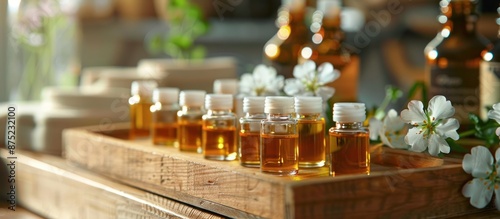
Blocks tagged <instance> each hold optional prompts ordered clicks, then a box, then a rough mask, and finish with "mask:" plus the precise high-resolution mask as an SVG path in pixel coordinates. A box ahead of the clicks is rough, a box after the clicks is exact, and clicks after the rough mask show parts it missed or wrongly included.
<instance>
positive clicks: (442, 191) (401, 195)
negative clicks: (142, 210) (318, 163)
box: [63, 124, 479, 218]
mask: <svg viewBox="0 0 500 219" xmlns="http://www.w3.org/2000/svg"><path fill="white" fill-rule="evenodd" d="M127 132H128V125H127V124H112V125H110V126H108V127H102V126H100V127H99V126H96V127H88V128H79V129H70V130H66V131H65V132H64V134H63V136H64V142H65V151H64V154H65V157H66V158H67V159H68V160H69V161H71V162H73V163H76V164H79V165H82V166H84V167H86V168H88V169H90V170H92V171H96V172H98V173H101V174H105V175H106V176H110V177H112V178H114V179H116V180H118V181H121V182H124V183H127V184H130V185H134V186H137V187H140V188H142V189H145V190H148V191H152V192H154V193H158V194H161V195H164V196H166V197H170V198H173V199H176V200H180V201H182V202H185V203H188V204H191V205H193V206H196V207H200V208H204V209H208V210H210V211H213V212H217V213H219V214H222V215H225V216H228V217H234V218H241V217H245V218H248V217H257V218H303V217H314V218H330V217H337V216H343V217H347V216H348V217H349V218H351V217H361V218H363V217H366V216H374V215H379V216H387V217H389V218H392V217H396V218H397V217H406V216H408V215H412V216H413V215H417V216H418V217H452V216H459V215H464V214H467V213H473V212H478V211H479V210H477V209H475V208H473V207H471V206H470V205H469V204H468V200H467V199H466V198H464V197H463V196H462V194H461V192H460V191H461V188H462V186H463V185H464V184H465V183H466V182H467V180H469V179H470V176H469V175H468V174H466V173H464V172H463V170H462V168H461V161H460V160H459V159H452V158H447V159H438V158H435V157H430V156H428V155H424V154H420V153H413V152H408V151H401V150H393V149H389V148H386V147H384V148H373V149H374V150H373V153H372V172H371V174H370V175H369V176H366V175H349V176H337V177H329V176H328V170H327V168H320V169H309V170H302V169H301V170H300V171H299V175H297V176H275V175H269V174H263V173H261V172H260V171H259V170H258V169H253V168H245V167H241V166H240V165H239V164H238V162H237V161H232V162H223V161H209V160H205V159H203V157H202V155H200V154H195V153H185V152H179V151H178V150H177V149H175V148H172V147H158V146H154V145H152V144H151V143H150V142H149V140H147V139H145V140H135V141H131V140H128V139H126V136H127Z"/></svg>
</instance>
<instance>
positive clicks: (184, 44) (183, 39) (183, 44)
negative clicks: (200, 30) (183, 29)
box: [168, 34, 193, 50]
mask: <svg viewBox="0 0 500 219" xmlns="http://www.w3.org/2000/svg"><path fill="white" fill-rule="evenodd" d="M168 41H169V42H171V43H172V44H174V45H176V46H177V47H179V49H181V50H186V49H189V48H191V46H193V39H192V38H191V37H189V35H187V34H178V35H174V36H170V37H169V40H168Z"/></svg>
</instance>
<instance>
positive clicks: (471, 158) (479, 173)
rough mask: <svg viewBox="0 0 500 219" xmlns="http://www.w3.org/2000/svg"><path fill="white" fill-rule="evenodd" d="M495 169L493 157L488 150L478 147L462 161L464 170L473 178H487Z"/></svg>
mask: <svg viewBox="0 0 500 219" xmlns="http://www.w3.org/2000/svg"><path fill="white" fill-rule="evenodd" d="M492 167H493V156H492V155H491V153H490V151H489V150H488V148H486V147H484V146H476V147H473V148H472V149H471V153H470V154H466V155H465V156H464V159H463V160H462V168H463V169H464V171H465V172H466V173H469V174H471V175H472V176H473V177H483V178H484V177H487V176H488V174H490V173H491V171H492Z"/></svg>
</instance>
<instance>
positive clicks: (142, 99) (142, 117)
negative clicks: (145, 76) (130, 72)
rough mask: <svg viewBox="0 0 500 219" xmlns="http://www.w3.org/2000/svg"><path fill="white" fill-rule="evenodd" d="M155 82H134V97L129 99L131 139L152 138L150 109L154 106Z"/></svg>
mask: <svg viewBox="0 0 500 219" xmlns="http://www.w3.org/2000/svg"><path fill="white" fill-rule="evenodd" d="M157 86H158V85H157V83H156V82H155V81H149V80H144V81H133V82H132V87H131V94H132V96H131V97H130V98H129V105H130V132H129V137H130V139H136V138H143V137H149V136H150V129H151V122H152V115H151V111H150V108H151V106H152V105H153V101H152V100H151V96H152V93H153V90H154V89H155V88H156V87H157Z"/></svg>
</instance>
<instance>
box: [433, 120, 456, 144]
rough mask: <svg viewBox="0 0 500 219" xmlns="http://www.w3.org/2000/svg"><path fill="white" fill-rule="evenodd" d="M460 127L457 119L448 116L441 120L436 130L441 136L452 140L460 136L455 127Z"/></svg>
mask: <svg viewBox="0 0 500 219" xmlns="http://www.w3.org/2000/svg"><path fill="white" fill-rule="evenodd" d="M459 127H460V124H459V123H458V120H457V119H455V118H449V119H445V120H443V122H441V123H439V124H438V125H437V126H436V132H437V133H438V134H439V135H441V136H443V137H450V138H451V139H453V140H458V139H459V138H460V136H459V135H458V133H457V129H458V128H459Z"/></svg>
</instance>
